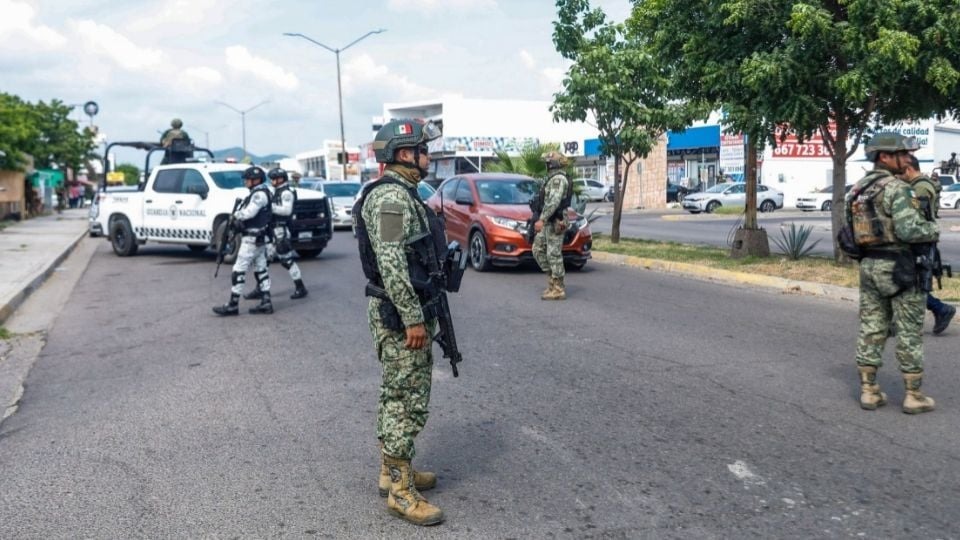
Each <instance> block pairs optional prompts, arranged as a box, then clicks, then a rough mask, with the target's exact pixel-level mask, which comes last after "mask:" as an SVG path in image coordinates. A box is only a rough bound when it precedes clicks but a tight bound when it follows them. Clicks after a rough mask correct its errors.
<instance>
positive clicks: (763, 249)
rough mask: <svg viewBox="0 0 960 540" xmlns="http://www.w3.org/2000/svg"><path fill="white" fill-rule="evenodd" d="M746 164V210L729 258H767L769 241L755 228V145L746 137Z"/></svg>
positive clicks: (760, 230)
mask: <svg viewBox="0 0 960 540" xmlns="http://www.w3.org/2000/svg"><path fill="white" fill-rule="evenodd" d="M746 153H747V155H746V158H747V163H746V167H745V170H744V174H745V176H746V178H745V181H746V188H747V209H746V217H745V218H744V223H743V227H741V228H740V229H738V230H737V232H736V233H735V235H734V238H733V245H732V246H731V248H730V256H731V257H733V258H735V259H738V258H741V257H747V256H755V257H769V256H770V241H769V239H768V238H767V231H766V230H764V229H761V228H760V227H758V226H757V145H756V144H755V143H754V141H753V140H751V139H750V138H749V137H747V146H746Z"/></svg>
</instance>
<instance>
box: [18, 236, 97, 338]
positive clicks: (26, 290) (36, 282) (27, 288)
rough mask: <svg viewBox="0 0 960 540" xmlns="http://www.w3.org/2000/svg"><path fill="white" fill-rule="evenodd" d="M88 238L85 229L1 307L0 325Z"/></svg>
mask: <svg viewBox="0 0 960 540" xmlns="http://www.w3.org/2000/svg"><path fill="white" fill-rule="evenodd" d="M86 236H87V230H86V229H84V230H83V232H82V233H80V234H79V235H77V238H76V239H75V240H73V241H72V242H70V245H68V246H67V247H66V249H64V250H63V252H61V253H60V254H59V255H58V256H57V257H56V258H55V259H54V260H53V261H51V262H50V264H49V265H47V267H46V268H44V269H43V270H41V271H40V272H38V273H37V275H36V276H34V277H33V279H31V280H30V282H29V283H27V284H26V285H24V287H23V289H21V290H20V292H18V293H17V294H15V295H13V297H12V298H11V299H10V301H9V302H7V303H6V304H4V305H0V324H2V323H3V322H4V321H6V320H7V319H8V318H9V317H10V316H11V315H13V312H14V311H16V309H17V308H18V307H20V304H23V302H24V300H26V299H27V297H28V296H30V294H31V293H33V291H35V290H37V289H39V288H40V286H41V285H43V282H45V281H46V280H47V279H48V278H49V277H50V276H51V275H52V274H53V273H54V271H56V269H57V267H58V266H60V263H62V262H63V261H64V260H65V259H66V258H67V257H68V256H69V255H70V253H72V252H73V249H74V248H75V247H77V244H79V243H80V241H81V240H83V239H84V237H86Z"/></svg>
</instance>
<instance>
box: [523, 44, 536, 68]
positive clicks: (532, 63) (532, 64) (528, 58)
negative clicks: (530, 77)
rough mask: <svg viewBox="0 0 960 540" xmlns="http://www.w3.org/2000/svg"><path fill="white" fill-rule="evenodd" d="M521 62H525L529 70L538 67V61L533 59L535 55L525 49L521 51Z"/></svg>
mask: <svg viewBox="0 0 960 540" xmlns="http://www.w3.org/2000/svg"><path fill="white" fill-rule="evenodd" d="M520 61H521V62H523V65H524V66H526V68H527V69H534V68H536V67H537V61H536V60H534V59H533V55H532V54H530V53H529V52H527V51H526V50H525V49H520Z"/></svg>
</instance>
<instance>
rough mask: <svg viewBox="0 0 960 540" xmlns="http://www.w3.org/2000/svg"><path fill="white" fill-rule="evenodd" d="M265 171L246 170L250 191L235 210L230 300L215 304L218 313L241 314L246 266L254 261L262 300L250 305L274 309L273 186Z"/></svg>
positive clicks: (263, 310)
mask: <svg viewBox="0 0 960 540" xmlns="http://www.w3.org/2000/svg"><path fill="white" fill-rule="evenodd" d="M265 182H266V175H265V174H264V173H263V169H261V168H260V167H249V168H248V169H247V170H245V171H243V183H244V185H245V186H246V187H247V189H249V190H250V194H249V195H247V198H246V199H244V200H243V202H242V203H241V204H240V208H238V209H237V211H236V212H234V214H233V218H234V220H235V221H234V223H236V224H237V225H236V227H237V229H238V230H239V233H240V237H241V239H240V249H239V251H238V252H237V260H236V262H234V263H233V272H232V273H231V274H230V283H231V285H232V287H231V288H230V301H229V302H227V303H226V304H224V305H222V306H216V307H214V308H213V312H214V313H216V314H217V315H238V314H239V313H240V308H239V300H240V294H241V293H242V292H243V285H244V283H245V282H246V275H247V269H248V268H250V265H251V264H253V267H254V277H256V279H257V289H258V290H259V291H260V304H259V305H257V306H255V307H252V308H250V313H273V304H272V303H271V302H270V274H269V273H268V272H267V247H266V244H267V240H268V236H269V234H270V231H269V229H270V219H271V216H272V210H271V207H270V189H269V188H268V187H267V185H266V183H265Z"/></svg>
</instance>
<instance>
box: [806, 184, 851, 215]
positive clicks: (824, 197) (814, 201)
mask: <svg viewBox="0 0 960 540" xmlns="http://www.w3.org/2000/svg"><path fill="white" fill-rule="evenodd" d="M852 187H853V184H847V187H846V188H844V190H843V192H844V193H847V192H849V191H850V188H852ZM831 208H833V186H832V185H829V186H827V187H825V188H822V189H818V190H816V191H813V192H810V193H808V194H807V195H801V196H800V197H797V209H798V210H803V211H805V212H808V211H812V210H822V211H824V212H829V211H830V209H831Z"/></svg>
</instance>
